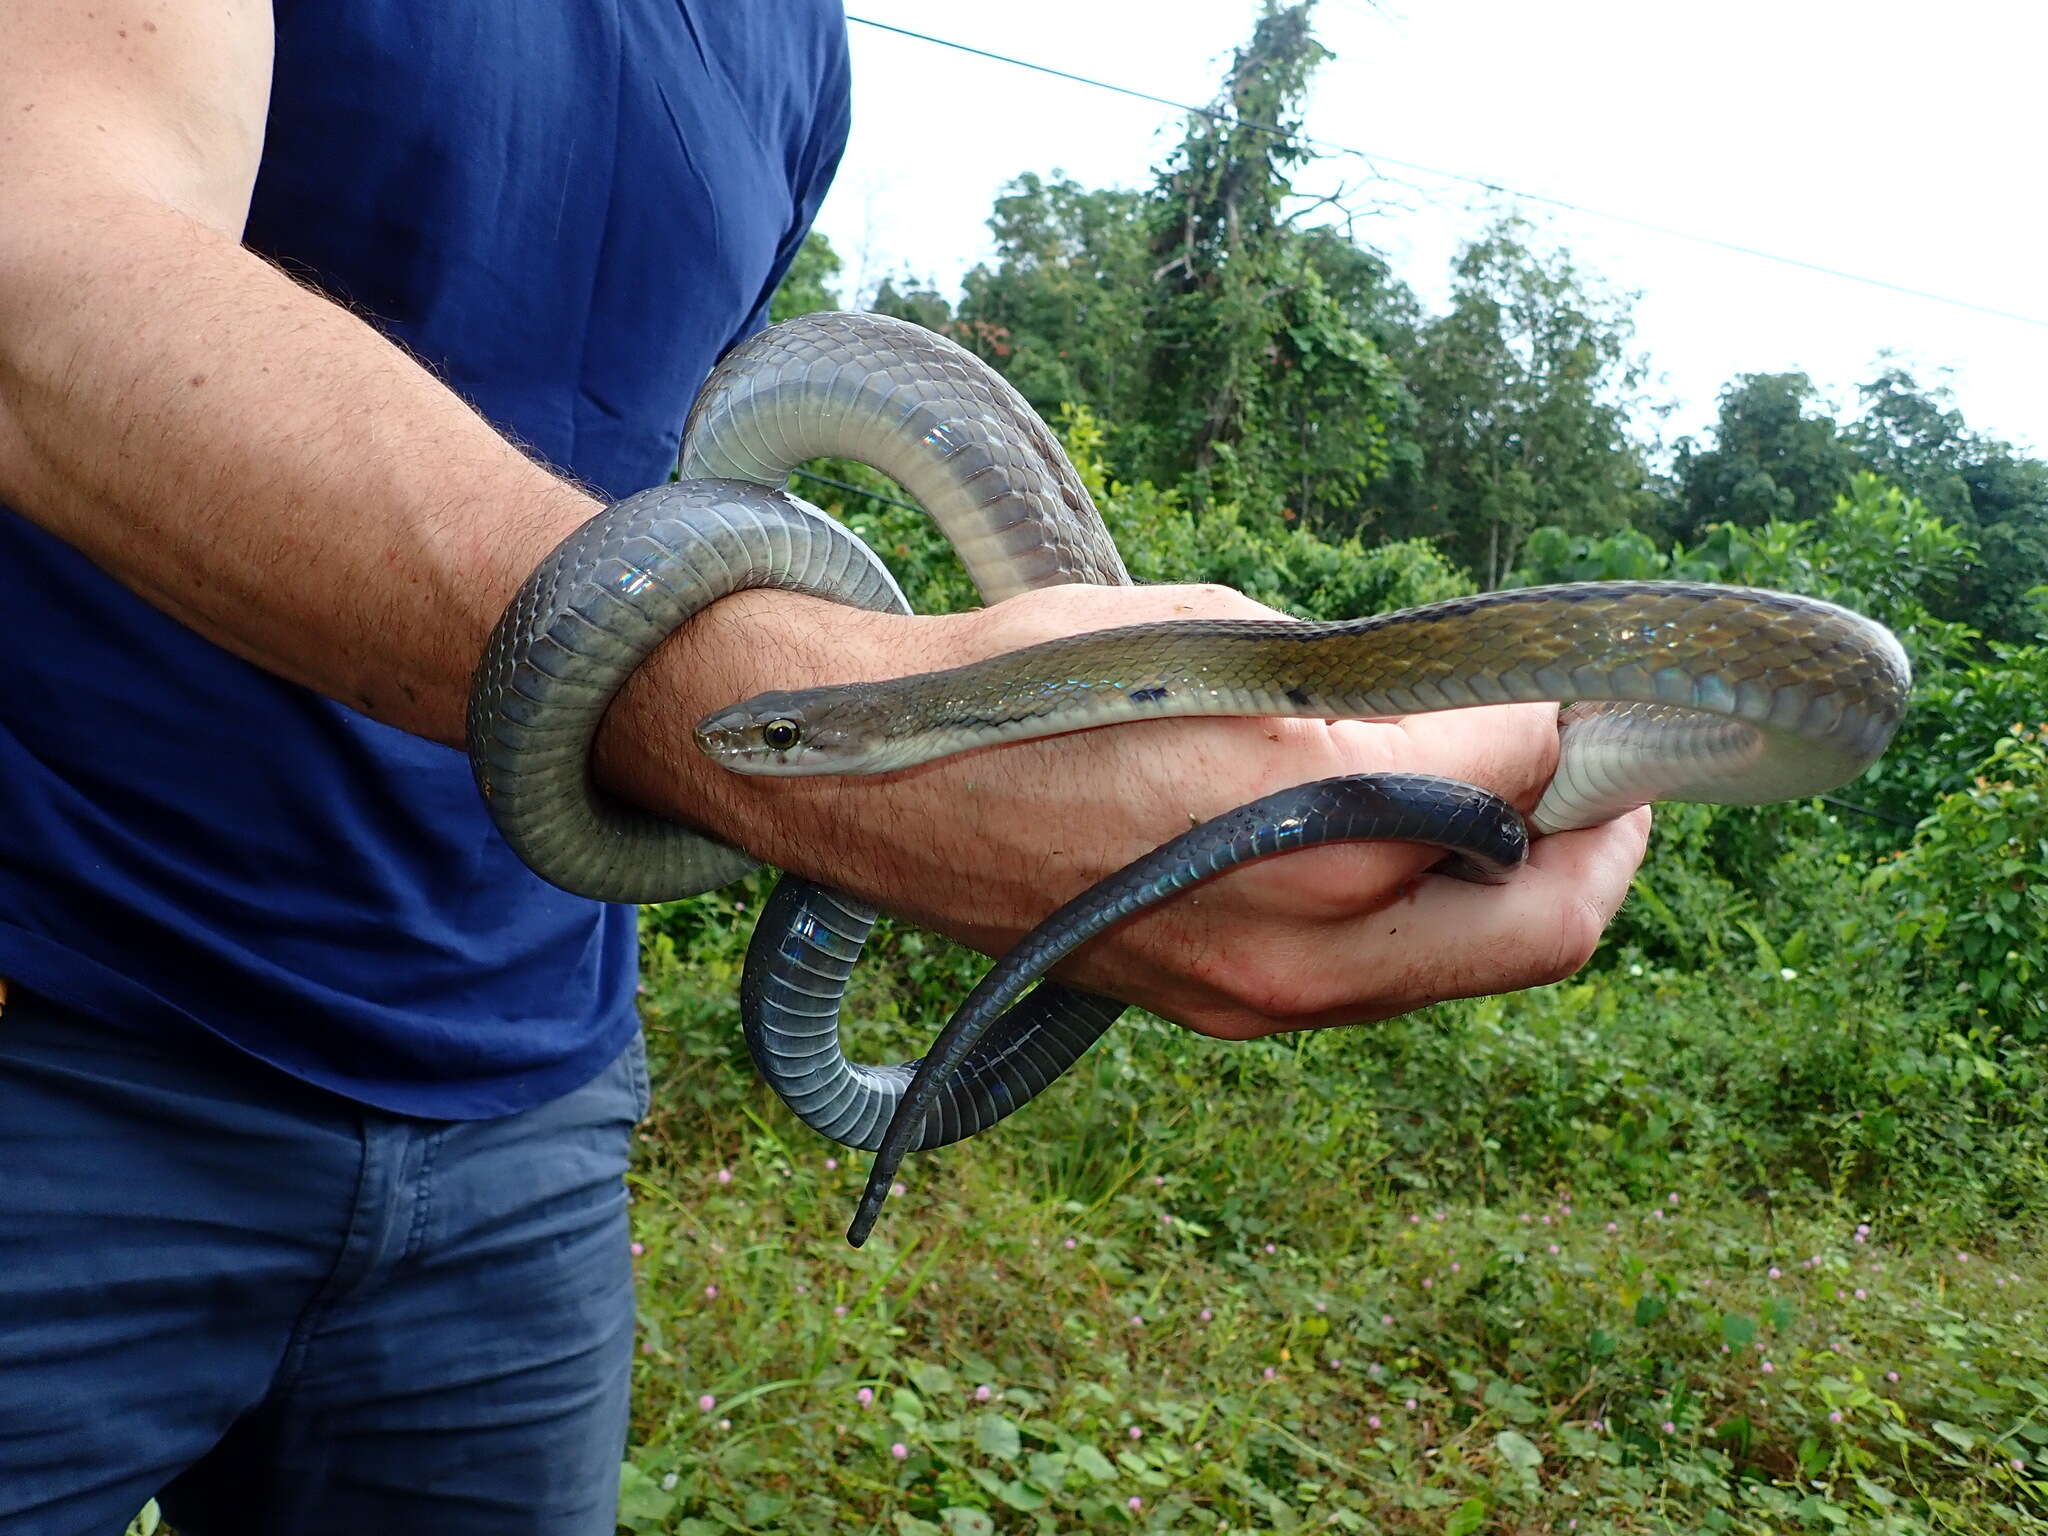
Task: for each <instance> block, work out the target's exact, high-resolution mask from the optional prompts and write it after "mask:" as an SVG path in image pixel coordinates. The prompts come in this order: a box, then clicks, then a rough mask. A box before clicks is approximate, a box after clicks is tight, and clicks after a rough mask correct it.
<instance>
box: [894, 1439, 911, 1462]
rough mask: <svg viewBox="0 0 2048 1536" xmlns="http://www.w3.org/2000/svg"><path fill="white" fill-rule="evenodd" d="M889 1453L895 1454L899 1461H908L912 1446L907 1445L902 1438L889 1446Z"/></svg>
mask: <svg viewBox="0 0 2048 1536" xmlns="http://www.w3.org/2000/svg"><path fill="white" fill-rule="evenodd" d="M889 1454H890V1455H891V1456H894V1457H895V1458H896V1459H897V1460H898V1461H908V1460H909V1459H910V1447H909V1446H907V1445H905V1444H904V1443H903V1442H902V1441H901V1440H898V1441H897V1442H896V1443H895V1444H894V1445H892V1446H890V1447H889Z"/></svg>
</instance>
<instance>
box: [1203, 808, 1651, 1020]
mask: <svg viewBox="0 0 2048 1536" xmlns="http://www.w3.org/2000/svg"><path fill="white" fill-rule="evenodd" d="M1649 828H1650V813H1649V811H1648V810H1647V809H1644V810H1640V811H1635V812H1632V813H1631V814H1629V815H1627V816H1624V817H1622V818H1621V819H1620V820H1618V821H1614V822H1610V823H1608V824H1607V825H1606V826H1601V827H1590V828H1587V829H1586V830H1584V831H1580V832H1563V833H1559V834H1557V835H1556V836H1553V837H1545V838H1539V839H1537V841H1536V842H1535V844H1534V845H1533V847H1532V848H1531V850H1530V855H1529V861H1528V863H1527V864H1525V865H1524V866H1523V867H1522V868H1521V869H1520V870H1518V871H1517V872H1516V873H1515V875H1514V877H1513V878H1512V879H1511V880H1509V881H1508V883H1507V884H1505V885H1499V886H1483V885H1473V884H1470V883H1468V882H1465V881H1460V880H1453V879H1449V878H1447V877H1445V876H1441V875H1429V876H1423V877H1421V878H1419V879H1417V880H1415V881H1413V882H1412V883H1411V884H1410V885H1409V886H1407V887H1406V888H1404V889H1403V890H1402V891H1401V892H1400V893H1399V894H1398V895H1396V896H1395V897H1394V898H1393V899H1392V900H1391V901H1389V902H1387V903H1386V904H1385V905H1384V906H1381V907H1379V908H1378V909H1377V910H1375V911H1373V912H1372V913H1370V914H1368V915H1366V916H1364V917H1359V918H1353V919H1350V920H1348V921H1345V922H1342V923H1333V924H1329V925H1324V926H1321V927H1319V928H1303V927H1299V926H1297V927H1295V928H1292V929H1286V930H1282V931H1280V932H1277V933H1272V934H1269V935H1268V936H1267V937H1266V939H1265V941H1264V942H1263V943H1261V944H1258V945H1255V946H1250V947H1249V948H1248V950H1247V952H1245V953H1244V954H1242V955H1241V956H1240V960H1241V964H1240V965H1239V966H1238V967H1237V968H1236V974H1235V975H1232V976H1217V977H1215V978H1213V979H1214V980H1215V981H1217V982H1218V984H1219V985H1220V986H1221V987H1222V988H1223V989H1224V990H1226V991H1227V993H1228V994H1229V995H1230V996H1231V997H1232V998H1233V999H1234V1000H1236V1001H1237V1002H1238V1003H1240V1004H1241V1005H1242V1006H1239V1007H1235V1008H1226V1009H1223V1010H1219V1011H1216V1012H1214V1013H1207V1014H1205V1015H1203V1016H1199V1017H1195V1018H1192V1019H1189V1020H1188V1021H1187V1022H1188V1023H1189V1024H1190V1025H1191V1027H1193V1028H1195V1029H1197V1030H1199V1031H1200V1032H1202V1033H1203V1034H1208V1035H1215V1036H1218V1037H1219V1038H1224V1039H1250V1038H1254V1037H1257V1036H1260V1035H1266V1034H1273V1033H1276V1032H1280V1031H1286V1030H1298V1029H1323V1028H1328V1027H1330V1026H1331V1025H1336V1024H1349V1023H1367V1022H1372V1021H1375V1020H1378V1019H1386V1018H1392V1017H1394V1016H1395V1015H1397V1014H1402V1013H1408V1012H1411V1011H1413V1010H1414V1009H1417V1008H1424V1007H1427V1006H1429V1005H1430V1004H1431V1003H1438V1002H1443V1001H1445V1000H1447V999H1449V998H1454V997H1479V996H1484V995H1487V994H1491V993H1497V992H1513V991H1519V990H1520V989H1522V988H1524V987H1535V986H1543V985H1545V984H1547V983H1550V982H1554V981H1561V980H1563V979H1564V978H1565V977H1567V976H1569V975H1571V974H1572V973H1573V972H1574V971H1576V970H1578V969H1579V967H1580V966H1582V965H1584V964H1585V963H1586V961H1587V959H1588V958H1589V957H1590V956H1591V955H1592V953H1593V949H1594V946H1595V945H1596V944H1597V943H1598V942H1599V939H1600V934H1601V932H1602V931H1603V930H1604V929H1605V928H1606V926H1607V923H1608V921H1609V920H1610V919H1611V918H1612V917H1613V916H1614V914H1615V912H1616V911H1617V910H1618V909H1619V908H1620V906H1621V903H1622V899H1623V898H1624V897H1625V896H1626V895H1627V893H1628V886H1629V881H1630V879H1631V878H1632V877H1633V876H1634V874H1635V870H1636V866H1637V865H1638V864H1640V863H1641V862H1642V857H1643V851H1644V849H1645V847H1646V846H1647V842H1648V838H1649ZM1311 856H1312V855H1311V854H1301V855H1294V856H1292V857H1298V858H1308V857H1311ZM1272 862H1273V864H1275V865H1277V864H1280V863H1284V862H1286V861H1285V860H1275V861H1272Z"/></svg>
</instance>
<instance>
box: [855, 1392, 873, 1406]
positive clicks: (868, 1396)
mask: <svg viewBox="0 0 2048 1536" xmlns="http://www.w3.org/2000/svg"><path fill="white" fill-rule="evenodd" d="M853 1400H854V1401H855V1402H856V1403H859V1404H860V1405H861V1407H863V1408H871V1407H873V1406H874V1401H875V1389H874V1388H873V1387H862V1388H861V1389H860V1390H859V1391H858V1392H856V1393H854V1394H853Z"/></svg>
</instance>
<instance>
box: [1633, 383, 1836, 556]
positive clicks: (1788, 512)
mask: <svg viewBox="0 0 2048 1536" xmlns="http://www.w3.org/2000/svg"><path fill="white" fill-rule="evenodd" d="M1866 467H1868V464H1867V460H1865V458H1864V457H1863V456H1862V455H1861V454H1859V453H1858V452H1857V450H1856V448H1855V447H1854V445H1852V444H1850V443H1848V442H1845V441H1844V440H1843V438H1842V436H1841V431H1840V428H1839V427H1838V426H1837V424H1836V422H1835V418H1834V417H1833V416H1832V415H1831V414H1829V412H1828V411H1827V409H1826V406H1825V402H1824V401H1822V400H1821V398H1820V396H1819V393H1818V391H1816V390H1815V389H1814V387H1813V381H1812V380H1811V379H1809V378H1808V377H1807V376H1806V375H1805V374H1803V373H1744V374H1738V375H1737V376H1736V378H1735V380H1734V382H1733V383H1731V384H1729V385H1728V387H1727V388H1725V389H1723V390H1722V391H1721V410H1720V419H1719V421H1718V422H1717V423H1716V424H1715V427H1714V443H1713V446H1712V447H1711V448H1706V449H1701V448H1699V447H1697V446H1696V445H1695V444H1694V442H1693V440H1692V439H1691V438H1683V439H1681V440H1680V441H1679V444H1678V454H1677V462H1676V465H1675V469H1674V474H1675V477H1676V479H1677V482H1678V498H1679V507H1678V509H1677V515H1676V516H1675V518H1674V519H1673V523H1674V531H1675V532H1676V533H1677V534H1678V536H1679V537H1680V538H1685V539H1694V538H1697V537H1699V535H1700V533H1701V531H1702V530H1704V529H1705V528H1707V527H1708V526H1709V525H1710V524H1713V523H1735V524H1738V525H1740V526H1742V527H1746V528H1753V527H1756V526H1757V525H1759V524H1762V523H1767V522H1770V521H1772V520H1773V519H1786V520H1797V519H1803V518H1814V517H1818V516H1820V515H1821V514H1822V513H1823V512H1825V511H1826V510H1827V509H1828V508H1829V507H1831V506H1833V505H1834V502H1835V498H1836V497H1837V496H1840V495H1842V494H1843V493H1844V492H1846V491H1847V490H1848V488H1849V478H1850V476H1851V475H1853V474H1855V473H1856V471H1857V470H1859V469H1862V468H1866Z"/></svg>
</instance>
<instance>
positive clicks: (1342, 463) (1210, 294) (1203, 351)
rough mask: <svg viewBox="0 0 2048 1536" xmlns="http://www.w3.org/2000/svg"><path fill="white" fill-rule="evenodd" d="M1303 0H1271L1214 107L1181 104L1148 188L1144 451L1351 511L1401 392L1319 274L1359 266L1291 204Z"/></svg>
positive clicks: (1300, 502) (1170, 471) (1346, 514)
mask: <svg viewBox="0 0 2048 1536" xmlns="http://www.w3.org/2000/svg"><path fill="white" fill-rule="evenodd" d="M1310 10H1311V4H1309V3H1303V4H1297V5H1289V6H1280V5H1276V4H1274V3H1272V0H1268V3H1267V5H1266V7H1265V9H1264V11H1263V12H1262V13H1261V15H1260V17H1259V20H1258V22H1257V24H1256V25H1255V27H1254V28H1253V32H1252V37H1251V40H1250V41H1249V42H1248V43H1247V44H1246V45H1245V46H1244V47H1243V48H1241V49H1239V50H1238V52H1237V54H1236V56H1235V58H1234V59H1233V61H1232V63H1231V67H1230V71H1229V74H1228V75H1227V76H1226V78H1225V82H1224V88H1223V92H1222V94H1221V95H1220V96H1219V97H1218V99H1217V102H1216V107H1215V111H1214V112H1213V113H1212V114H1211V115H1206V116H1195V117H1191V118H1190V119H1189V121H1188V126H1187V131H1186V133H1185V135H1184V136H1183V137H1182V140H1181V143H1180V146H1179V147H1178V149H1177V150H1176V151H1175V153H1174V155H1173V157H1172V158H1171V160H1170V161H1169V162H1168V164H1167V166H1166V167H1165V169H1164V170H1163V171H1162V172H1161V174H1160V176H1159V178H1158V181H1157V183H1156V185H1155V187H1154V189H1153V192H1152V195H1151V197H1150V198H1149V199H1148V200H1147V205H1146V211H1147V224H1148V232H1149V246H1150V259H1151V261H1152V263H1153V267H1152V273H1151V282H1152V285H1153V291H1152V295H1151V301H1150V303H1149V305H1148V309H1147V315H1146V322H1147V323H1146V330H1147V341H1148V343H1149V345H1148V347H1147V349H1146V356H1147V360H1148V366H1147V369H1146V378H1145V396H1144V404H1143V407H1142V411H1141V414H1142V417H1143V419H1144V421H1145V422H1146V424H1147V428H1148V436H1147V438H1146V440H1145V442H1144V443H1143V445H1142V447H1143V450H1144V457H1143V468H1144V469H1145V471H1146V472H1147V473H1148V474H1149V475H1151V476H1152V477H1153V478H1156V479H1158V480H1160V481H1162V482H1167V481H1170V480H1174V479H1184V480H1185V481H1186V482H1187V484H1188V488H1189V491H1190V494H1191V495H1193V496H1194V497H1195V499H1196V500H1197V501H1202V500H1227V501H1237V502H1240V503H1242V504H1243V505H1245V506H1247V507H1248V508H1250V509H1253V510H1255V511H1257V512H1259V513H1263V514H1272V513H1287V514H1294V515H1300V516H1304V517H1309V518H1312V519H1316V520H1319V521H1325V522H1332V523H1336V524H1339V525H1340V526H1341V525H1350V526H1356V524H1357V522H1358V521H1359V519H1358V516H1357V507H1358V504H1359V501H1360V498H1361V495H1362V493H1363V492H1364V490H1365V488H1366V487H1367V486H1368V485H1369V484H1370V483H1371V482H1372V481H1373V480H1374V479H1375V478H1376V477H1378V476H1379V475H1381V474H1383V473H1384V472H1385V471H1386V469H1387V467H1388V465H1389V463H1390V455H1389V446H1390V438H1391V435H1392V433H1391V429H1392V422H1393V420H1394V418H1395V417H1396V416H1397V415H1398V413H1399V409H1400V400H1399V395H1398V379H1397V376H1396V373H1395V370H1394V368H1393V365H1392V363H1391V362H1390V360H1389V359H1388V358H1387V356H1386V354H1385V352H1383V351H1382V350H1381V348H1380V347H1379V346H1378V345H1377V344H1376V343H1375V342H1374V340H1373V338H1372V337H1371V336H1370V335H1369V334H1368V333H1367V332H1366V331H1365V330H1364V329H1363V328H1362V327H1361V326H1360V325H1359V324H1358V323H1357V318H1356V316H1355V315H1352V314H1347V312H1346V310H1345V307H1344V304H1343V302H1342V300H1341V298H1340V296H1339V294H1338V293H1335V292H1333V290H1332V288H1331V286H1330V284H1329V282H1328V281H1327V280H1326V277H1325V272H1326V270H1327V271H1329V272H1330V275H1331V276H1338V277H1340V278H1343V277H1349V276H1354V275H1355V269H1354V271H1353V272H1351V273H1342V274H1340V273H1339V272H1337V271H1336V269H1335V268H1334V266H1333V264H1332V263H1331V261H1330V259H1329V255H1328V247H1327V245H1326V243H1325V237H1322V236H1320V235H1318V236H1315V237H1313V238H1312V237H1310V236H1309V235H1306V234H1304V232H1303V231H1302V230H1300V229H1298V228H1297V227H1296V226H1295V223H1294V221H1293V219H1292V218H1291V217H1290V216H1289V215H1288V213H1287V211H1286V208H1287V203H1288V201H1289V199H1290V198H1291V196H1292V195H1293V187H1292V184H1291V183H1290V181H1289V175H1290V173H1291V172H1292V171H1293V170H1294V169H1295V168H1296V167H1298V166H1300V165H1303V164H1305V163H1306V162H1307V161H1308V160H1309V159H1310V158H1311V151H1310V150H1309V149H1308V147H1307V146H1306V145H1304V144H1303V143H1302V142H1301V140H1300V139H1299V138H1298V137H1296V136H1295V135H1296V134H1297V132H1298V130H1299V127H1300V124H1299V120H1298V113H1299V110H1300V105H1301V99H1302V96H1303V94H1304V92H1305V91H1306V89H1307V86H1308V82H1309V78H1310V76H1311V75H1312V74H1313V73H1314V71H1315V69H1316V67H1317V65H1319V64H1320V63H1322V62H1323V61H1324V60H1325V59H1327V58H1328V57H1329V54H1328V52H1327V51H1326V50H1325V49H1324V48H1323V47H1322V45H1321V44H1320V43H1318V42H1317V41H1316V40H1315V37H1314V35H1313V33H1312V32H1311V31H1310V29H1309V13H1310ZM1255 125H1257V126H1255ZM1275 129H1277V130H1279V132H1278V133H1275V132H1274V131H1273V130H1275ZM1319 256H1320V257H1321V258H1322V259H1321V261H1320V262H1319V261H1318V257H1319Z"/></svg>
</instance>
